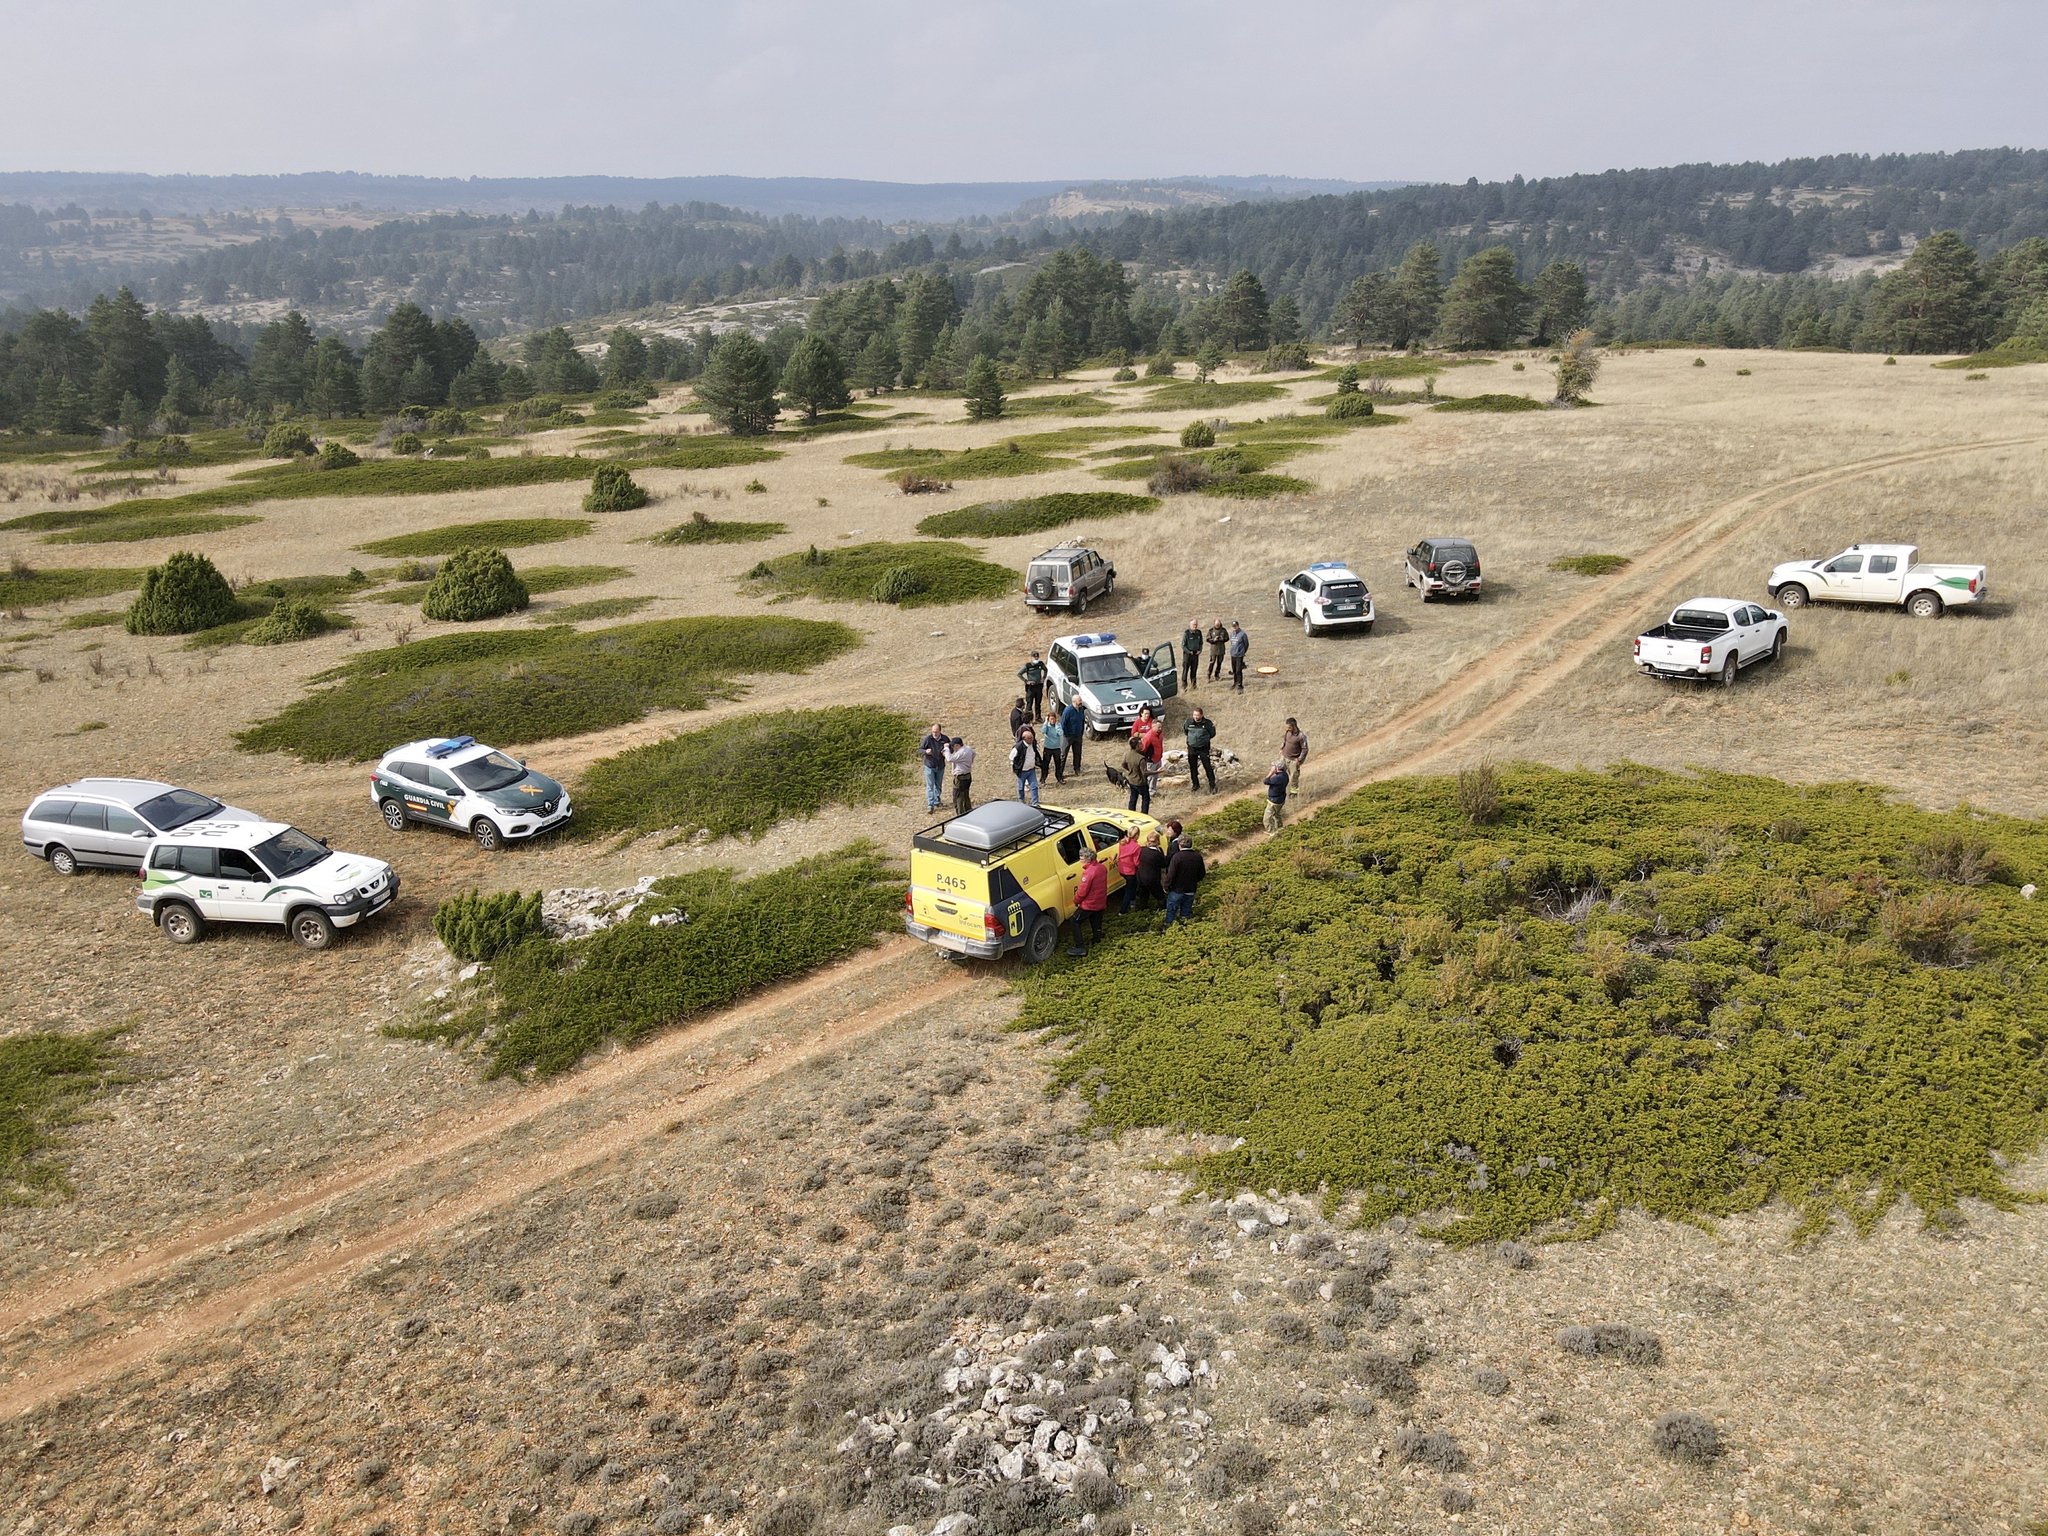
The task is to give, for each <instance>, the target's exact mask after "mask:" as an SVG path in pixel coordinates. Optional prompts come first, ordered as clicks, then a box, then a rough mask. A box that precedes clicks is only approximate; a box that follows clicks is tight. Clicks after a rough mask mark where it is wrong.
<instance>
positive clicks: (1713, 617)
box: [1671, 608, 1728, 629]
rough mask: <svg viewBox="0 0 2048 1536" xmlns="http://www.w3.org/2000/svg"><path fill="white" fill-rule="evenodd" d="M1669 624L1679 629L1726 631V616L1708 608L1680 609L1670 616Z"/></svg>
mask: <svg viewBox="0 0 2048 1536" xmlns="http://www.w3.org/2000/svg"><path fill="white" fill-rule="evenodd" d="M1671 622H1672V623H1673V624H1675V625H1677V626H1678V627H1679V628H1680V629H1726V628H1727V627H1728V615H1727V614H1725V613H1715V612H1714V611H1713V610H1712V609H1710V608H1681V609H1679V610H1678V612H1676V613H1674V614H1672V615H1671Z"/></svg>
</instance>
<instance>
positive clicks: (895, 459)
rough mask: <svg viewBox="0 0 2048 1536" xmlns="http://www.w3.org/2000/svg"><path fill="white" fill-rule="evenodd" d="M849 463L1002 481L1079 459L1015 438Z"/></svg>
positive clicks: (858, 457) (854, 458) (891, 452)
mask: <svg viewBox="0 0 2048 1536" xmlns="http://www.w3.org/2000/svg"><path fill="white" fill-rule="evenodd" d="M846 462H847V463H848V464H852V465H854V466H856V467H857V468H860V469H881V470H887V471H889V472H890V474H891V475H892V477H893V476H894V475H895V474H896V473H897V472H899V471H903V470H912V471H915V472H916V473H918V474H920V475H924V476H927V477H929V478H931V479H935V480H942V481H953V480H1000V479H1005V478H1008V477H1010V476H1013V475H1042V474H1044V473H1045V472H1046V471H1047V470H1053V469H1072V468H1073V467H1074V466H1075V463H1076V461H1075V460H1073V459H1063V458H1058V457H1055V456H1054V455H1052V454H1049V453H1040V452H1039V451H1037V450H1036V449H1033V448H1026V447H1024V446H1023V445H1022V444H1021V443H1018V442H1017V441H1016V440H1014V439H1012V440H1010V441H1008V442H1001V443H996V444H994V445H993V446H991V447H988V448H962V449H959V450H956V451H948V450H946V449H943V448H884V449H880V450H878V451H876V452H874V453H856V454H850V455H849V456H848V457H847V459H846Z"/></svg>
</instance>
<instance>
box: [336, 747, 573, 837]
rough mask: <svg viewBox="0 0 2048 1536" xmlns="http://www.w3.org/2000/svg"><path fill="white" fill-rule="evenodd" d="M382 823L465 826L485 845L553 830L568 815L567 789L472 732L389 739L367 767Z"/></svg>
mask: <svg viewBox="0 0 2048 1536" xmlns="http://www.w3.org/2000/svg"><path fill="white" fill-rule="evenodd" d="M370 799H371V800H372V801H373V802H374V803H375V804H376V807H377V810H378V813H379V814H380V815H382V816H383V818H384V825H385V826H387V827H389V828H390V829H391V830H392V831H394V832H403V831H404V830H405V824H406V823H407V822H408V821H423V822H426V823H427V824H428V825H429V826H435V827H453V828H455V830H456V831H458V832H467V833H468V834H469V835H470V836H471V837H473V838H475V839H476V845H477V847H479V848H483V849H494V848H502V847H504V846H505V844H506V843H508V842H521V841H524V840H525V839H527V838H529V837H536V836H538V835H539V834H540V833H542V832H548V831H552V830H553V829H554V828H556V827H559V826H561V825H563V824H564V823H566V822H567V821H568V819H569V792H568V791H567V790H565V789H564V788H562V786H561V785H559V784H557V783H556V782H555V781H554V780H553V779H551V778H549V777H548V776H547V775H546V774H544V773H535V772H534V771H533V770H532V769H530V768H528V767H527V766H526V764H524V763H523V762H521V761H520V760H519V759H518V758H516V757H509V756H507V755H506V754H505V753H503V752H500V751H499V750H498V749H497V748H496V747H487V746H485V745H484V744H483V743H482V742H480V741H478V740H477V739H476V738H475V737H474V736H446V737H431V738H429V739H428V740H426V741H409V742H407V743H406V744H405V745H404V746H402V747H393V748H392V749H391V750H390V751H389V752H386V753H385V754H384V756H383V757H382V758H381V759H380V760H379V761H378V763H377V771H376V772H375V773H373V774H371V775H370Z"/></svg>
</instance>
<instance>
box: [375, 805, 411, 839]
mask: <svg viewBox="0 0 2048 1536" xmlns="http://www.w3.org/2000/svg"><path fill="white" fill-rule="evenodd" d="M377 809H378V810H380V811H382V812H383V813H384V825H385V826H387V827H389V828H390V829H391V830H392V831H394V832H403V831H404V830H405V807H404V806H402V805H400V804H399V803H398V802H397V801H396V800H386V801H383V802H382V803H381V804H379V805H378V807H377Z"/></svg>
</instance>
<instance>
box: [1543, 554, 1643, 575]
mask: <svg viewBox="0 0 2048 1536" xmlns="http://www.w3.org/2000/svg"><path fill="white" fill-rule="evenodd" d="M1627 566H1628V556H1627V555H1565V556H1562V557H1561V558H1559V559H1556V560H1553V561H1551V562H1550V568H1551V569H1552V570H1553V571H1562V572H1564V573H1565V574H1566V575H1569V576H1612V575H1613V574H1614V573H1615V572H1616V571H1619V570H1625V569H1626V568H1627Z"/></svg>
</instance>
